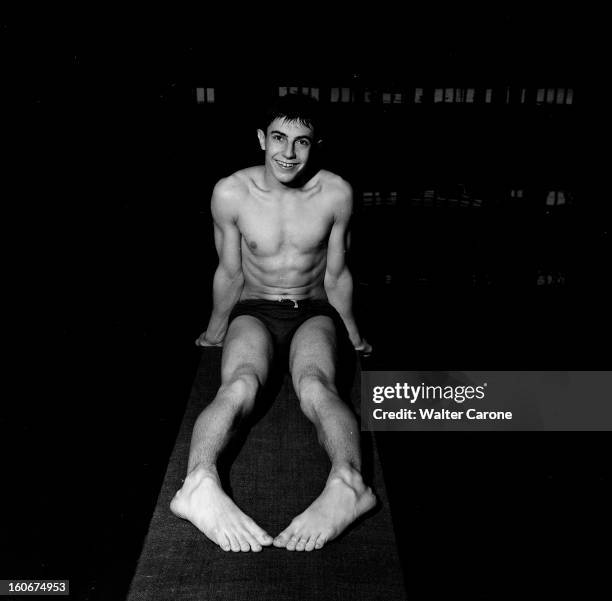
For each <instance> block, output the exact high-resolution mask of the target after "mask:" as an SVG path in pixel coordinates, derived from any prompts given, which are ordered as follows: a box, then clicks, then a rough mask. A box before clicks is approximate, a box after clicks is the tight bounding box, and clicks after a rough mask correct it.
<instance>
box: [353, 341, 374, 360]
mask: <svg viewBox="0 0 612 601" xmlns="http://www.w3.org/2000/svg"><path fill="white" fill-rule="evenodd" d="M353 347H354V348H355V350H356V351H357V352H358V353H359V354H360V355H362V356H364V357H369V356H370V355H371V354H372V345H371V344H370V343H369V342H368V341H367V340H366V339H365V338H362V339H361V340H360V341H359V343H358V344H353Z"/></svg>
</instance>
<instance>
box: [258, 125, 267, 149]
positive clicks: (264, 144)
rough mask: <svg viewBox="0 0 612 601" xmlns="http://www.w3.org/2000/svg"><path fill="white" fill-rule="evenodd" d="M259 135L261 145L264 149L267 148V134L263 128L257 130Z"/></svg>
mask: <svg viewBox="0 0 612 601" xmlns="http://www.w3.org/2000/svg"><path fill="white" fill-rule="evenodd" d="M257 137H258V138H259V146H260V147H261V149H262V150H265V149H266V134H264V133H263V130H261V129H258V130H257Z"/></svg>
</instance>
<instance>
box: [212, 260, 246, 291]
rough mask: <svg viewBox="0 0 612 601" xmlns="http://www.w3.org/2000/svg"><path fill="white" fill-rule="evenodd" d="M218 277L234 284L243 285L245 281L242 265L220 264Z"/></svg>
mask: <svg viewBox="0 0 612 601" xmlns="http://www.w3.org/2000/svg"><path fill="white" fill-rule="evenodd" d="M217 277H218V278H219V279H221V280H223V281H224V282H226V283H227V284H229V285H232V286H241V285H242V284H243V283H244V274H243V273H242V268H241V267H236V268H232V267H228V266H227V265H221V264H220V265H219V267H217Z"/></svg>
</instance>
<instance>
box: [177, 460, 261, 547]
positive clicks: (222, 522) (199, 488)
mask: <svg viewBox="0 0 612 601" xmlns="http://www.w3.org/2000/svg"><path fill="white" fill-rule="evenodd" d="M170 509H171V510H172V512H173V513H174V514H175V515H177V516H178V517H180V518H183V519H185V520H189V521H190V522H191V523H192V524H193V525H194V526H195V527H196V528H198V529H199V530H201V531H202V532H203V533H204V534H205V535H206V536H207V537H208V538H209V539H210V540H211V541H213V542H214V543H216V544H217V545H219V546H220V547H221V548H222V549H223V550H224V551H229V550H230V549H231V550H232V551H261V548H262V546H266V545H269V544H271V543H272V537H271V536H270V535H269V534H267V533H266V532H265V531H264V530H262V529H261V528H260V527H259V526H258V525H257V524H256V523H255V522H254V521H253V520H252V519H251V518H250V517H249V516H248V515H246V514H245V513H243V512H242V511H241V510H240V509H239V508H238V507H237V505H236V504H235V503H234V502H233V501H232V500H231V499H230V498H229V497H228V496H227V495H226V494H225V492H223V489H222V488H221V485H220V484H219V479H218V477H217V476H216V475H215V474H212V473H210V472H204V471H196V470H194V471H193V472H191V473H190V474H189V475H188V476H187V478H186V479H185V482H184V484H183V486H182V488H181V489H180V490H179V491H178V492H177V493H176V495H174V498H173V499H172V501H171V503H170Z"/></svg>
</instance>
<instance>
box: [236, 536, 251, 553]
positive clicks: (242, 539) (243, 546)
mask: <svg viewBox="0 0 612 601" xmlns="http://www.w3.org/2000/svg"><path fill="white" fill-rule="evenodd" d="M236 537H237V538H238V544H239V545H240V550H241V551H242V552H243V553H246V552H247V551H250V550H251V545H249V543H248V541H247V539H246V536H244V534H243V533H242V532H238V533H237V534H236Z"/></svg>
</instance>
